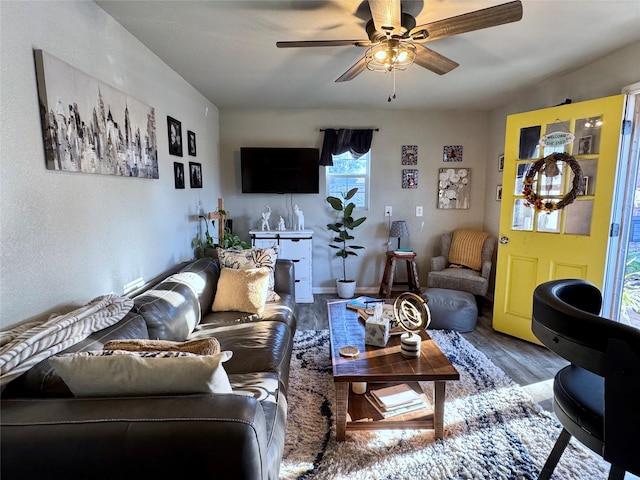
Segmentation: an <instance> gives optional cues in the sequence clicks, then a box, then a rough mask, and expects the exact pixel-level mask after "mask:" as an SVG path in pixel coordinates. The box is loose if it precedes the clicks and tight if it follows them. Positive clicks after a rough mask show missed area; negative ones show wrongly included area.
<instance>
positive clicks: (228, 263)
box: [218, 245, 280, 302]
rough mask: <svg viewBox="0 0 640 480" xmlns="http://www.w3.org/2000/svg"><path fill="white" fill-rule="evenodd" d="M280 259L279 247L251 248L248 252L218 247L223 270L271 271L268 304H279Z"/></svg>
mask: <svg viewBox="0 0 640 480" xmlns="http://www.w3.org/2000/svg"><path fill="white" fill-rule="evenodd" d="M277 259H278V246H277V245H274V246H273V247H267V248H259V247H254V248H249V249H247V250H233V249H229V250H225V249H224V248H219V247H218V260H219V261H220V265H221V266H222V267H223V268H237V269H241V270H247V269H249V268H263V267H264V268H268V269H269V290H268V293H267V302H277V301H278V300H280V295H278V294H277V293H276V292H275V290H274V289H275V276H274V272H275V269H276V260H277Z"/></svg>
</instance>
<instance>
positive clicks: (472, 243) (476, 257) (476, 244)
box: [449, 228, 489, 270]
mask: <svg viewBox="0 0 640 480" xmlns="http://www.w3.org/2000/svg"><path fill="white" fill-rule="evenodd" d="M488 236H489V234H488V233H487V232H481V231H480V230H472V229H467V228H461V229H458V230H455V231H454V232H453V238H452V239H451V250H450V251H449V263H453V264H457V265H463V266H465V267H469V268H471V269H472V270H480V269H481V268H482V247H483V246H484V242H485V240H486V239H487V237H488Z"/></svg>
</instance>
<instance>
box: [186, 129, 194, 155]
mask: <svg viewBox="0 0 640 480" xmlns="http://www.w3.org/2000/svg"><path fill="white" fill-rule="evenodd" d="M187 149H188V150H189V155H191V156H192V157H195V156H196V134H195V133H194V132H192V131H191V130H187Z"/></svg>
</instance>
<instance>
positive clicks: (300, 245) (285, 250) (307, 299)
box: [249, 230, 313, 303]
mask: <svg viewBox="0 0 640 480" xmlns="http://www.w3.org/2000/svg"><path fill="white" fill-rule="evenodd" d="M249 235H251V244H252V246H254V247H259V248H266V247H271V246H273V245H278V247H279V248H278V258H282V259H286V260H292V261H293V262H294V264H295V274H296V278H295V286H296V291H295V296H296V303H313V290H312V285H311V279H312V278H311V254H312V250H311V240H312V238H313V230H267V231H262V230H250V231H249Z"/></svg>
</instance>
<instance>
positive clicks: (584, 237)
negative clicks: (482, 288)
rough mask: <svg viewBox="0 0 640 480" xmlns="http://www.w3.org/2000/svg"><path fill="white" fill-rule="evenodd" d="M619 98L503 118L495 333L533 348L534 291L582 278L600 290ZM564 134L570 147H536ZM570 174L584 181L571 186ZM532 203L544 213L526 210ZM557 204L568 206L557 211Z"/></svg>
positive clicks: (621, 104) (619, 119)
mask: <svg viewBox="0 0 640 480" xmlns="http://www.w3.org/2000/svg"><path fill="white" fill-rule="evenodd" d="M624 99H625V96H624V95H617V96H613V97H607V98H601V99H597V100H590V101H586V102H580V103H575V104H570V105H562V106H558V107H553V108H546V109H544V110H537V111H534V112H526V113H520V114H516V115H510V116H509V117H508V118H507V130H506V138H505V151H504V174H503V185H502V208H501V211H500V230H499V237H500V239H499V242H498V259H497V265H496V288H495V296H494V311H493V328H494V329H495V330H498V331H501V332H504V333H507V334H509V335H513V336H515V337H518V338H522V339H524V340H529V341H531V342H536V343H539V342H538V341H537V339H536V338H535V336H534V335H533V333H531V311H532V296H533V290H534V289H535V287H536V286H537V285H539V284H540V283H543V282H546V281H548V280H553V279H557V278H583V279H586V280H589V281H591V282H593V283H594V284H596V285H597V286H598V287H600V288H602V283H603V278H604V271H605V259H606V255H607V244H608V239H609V227H610V219H611V208H612V195H613V187H614V180H615V174H616V164H617V160H618V147H619V142H620V131H621V124H622V114H623V109H624ZM564 133H571V134H573V135H574V136H575V139H574V140H573V142H571V143H568V144H566V145H561V146H555V147H553V146H540V145H538V140H539V139H540V137H541V136H546V137H545V138H548V139H549V140H548V143H549V144H553V143H554V140H556V143H561V142H558V141H557V139H558V138H562V137H563V134H564ZM554 153H559V154H561V155H558V156H556V157H553V156H552V155H553V154H554ZM562 154H566V155H562ZM545 158H546V159H548V161H547V162H542V161H540V162H538V160H542V159H545ZM545 163H546V164H547V165H543V164H545ZM554 165H555V167H557V168H554ZM532 167H534V169H533V171H531V170H530V169H531V168H532ZM532 172H533V173H535V175H533V176H532V175H529V174H530V173H532ZM536 172H537V173H536ZM576 173H577V174H578V175H579V176H582V181H580V180H579V179H578V181H577V182H574V177H576V175H575V174H576ZM532 177H533V178H532ZM531 180H533V183H531ZM528 184H530V190H529V192H530V193H529V194H528V198H527V196H525V195H524V194H523V192H525V193H527V192H526V191H525V189H526V187H527V185H528ZM579 184H580V185H582V186H583V187H584V188H582V187H580V186H578V185H579ZM581 190H583V191H581ZM573 194H577V195H576V196H575V198H573ZM572 198H573V201H571V199H572ZM536 200H538V202H537V203H538V205H539V206H542V209H538V208H536V207H535V206H534V205H532V203H533V202H535V201H536ZM558 202H561V203H560V205H562V204H563V203H569V204H568V205H567V206H565V207H564V208H560V209H558V208H556V207H555V205H556V204H558Z"/></svg>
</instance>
